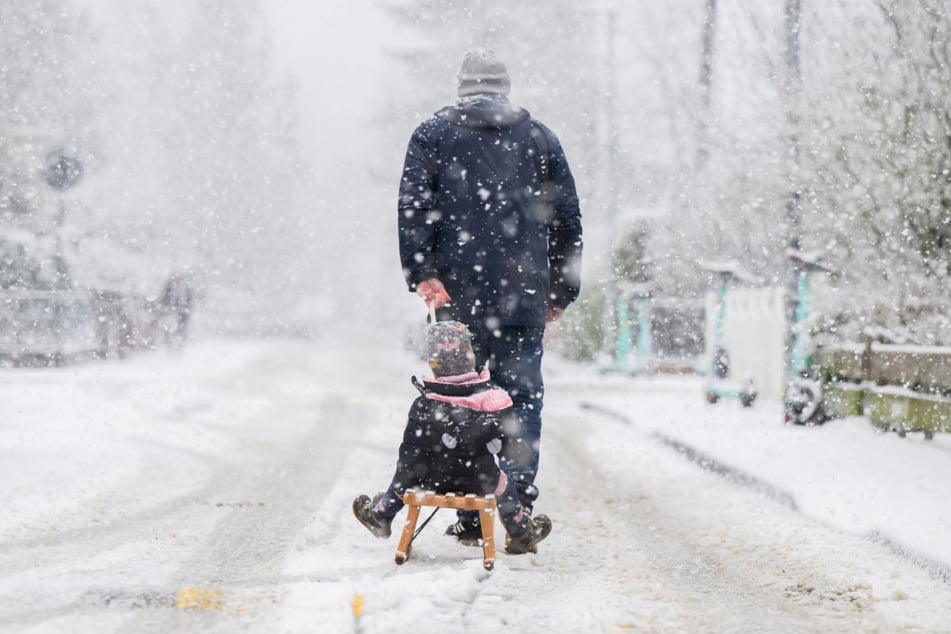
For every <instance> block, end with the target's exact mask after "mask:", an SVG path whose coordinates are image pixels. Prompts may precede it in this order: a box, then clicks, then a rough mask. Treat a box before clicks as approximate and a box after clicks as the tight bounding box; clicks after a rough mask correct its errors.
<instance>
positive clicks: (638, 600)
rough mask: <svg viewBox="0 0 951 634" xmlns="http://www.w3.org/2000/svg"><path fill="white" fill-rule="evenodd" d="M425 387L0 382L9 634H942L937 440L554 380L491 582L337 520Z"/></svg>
mask: <svg viewBox="0 0 951 634" xmlns="http://www.w3.org/2000/svg"><path fill="white" fill-rule="evenodd" d="M342 341H346V342H347V343H348V345H349V347H348V348H347V349H344V348H343V347H342V345H341V343H340V342H342ZM418 371H421V367H420V364H419V362H418V361H417V360H416V359H414V358H413V356H412V355H410V354H408V353H406V352H403V351H400V350H397V349H396V347H395V344H392V343H379V342H373V341H360V340H359V339H358V338H355V337H339V338H336V339H335V340H334V341H331V340H329V339H328V340H324V341H316V342H302V341H272V342H262V341H236V340H209V341H203V342H198V343H196V344H194V345H192V346H191V347H190V348H189V349H187V350H186V351H185V353H184V355H182V356H174V355H169V354H165V353H161V352H157V353H152V354H142V355H140V356H137V357H135V358H132V359H129V360H126V361H122V362H112V363H102V364H94V365H85V366H77V367H71V368H62V369H54V370H11V369H4V370H2V371H0V393H2V400H3V405H2V406H0V412H2V413H0V481H2V482H3V487H2V488H0V491H2V492H0V509H2V513H0V631H2V632H128V631H135V632H189V631H194V632H199V631H200V632H234V631H250V632H361V633H371V632H404V631H411V628H412V631H415V632H439V633H440V634H446V633H447V632H483V631H485V632H488V631H500V628H503V627H505V628H507V631H514V632H544V631H552V632H599V631H601V632H626V631H648V632H653V631H671V632H674V631H676V632H745V631H753V632H766V631H768V632H856V631H863V632H868V631H880V632H892V631H905V630H908V631H926V632H941V631H945V632H947V631H951V573H949V571H951V539H949V538H948V535H949V534H951V502H949V500H948V497H947V486H948V483H949V482H951V442H949V439H948V438H946V437H938V438H936V439H935V440H934V441H932V442H926V441H924V440H923V439H921V438H920V437H914V436H909V437H908V438H904V439H901V438H898V437H897V436H896V435H894V434H885V435H882V434H876V433H875V432H874V431H873V430H872V429H871V427H870V426H869V425H868V423H867V422H866V421H863V420H861V419H854V420H846V421H837V422H834V423H831V424H829V425H827V426H825V427H821V428H788V427H784V426H782V425H781V424H780V423H779V420H780V412H779V407H778V405H773V404H770V403H758V404H757V405H756V406H755V407H754V408H753V409H751V410H744V409H742V408H741V407H739V405H737V404H735V403H721V404H719V405H716V406H709V405H706V404H705V403H704V402H703V400H702V390H701V386H700V383H699V382H698V381H697V380H696V379H694V378H689V377H688V378H670V377H657V378H636V379H635V378H627V377H617V376H613V377H600V376H598V375H597V374H595V373H593V372H592V371H590V370H588V369H586V368H581V367H577V366H573V365H570V364H567V363H565V362H561V361H559V360H557V359H555V358H549V359H548V360H547V361H546V379H547V383H548V398H547V405H546V417H545V437H544V445H543V454H542V474H541V477H540V482H539V484H540V487H541V490H542V497H541V499H540V501H539V505H538V507H537V510H538V512H545V513H547V514H549V515H550V516H551V517H552V519H553V522H554V527H555V528H554V531H553V533H552V535H551V537H550V538H549V539H548V540H547V541H545V542H543V543H542V545H541V546H540V549H539V553H538V554H537V555H527V556H521V557H514V556H509V555H506V554H505V553H504V552H500V553H499V554H498V558H497V562H496V568H495V570H494V571H492V572H486V571H485V570H483V569H482V566H481V551H479V550H477V549H469V548H464V547H462V546H458V545H457V544H455V543H453V542H452V541H451V540H449V539H448V538H445V537H444V536H442V535H441V532H442V530H443V528H444V526H445V525H446V524H447V523H448V520H449V519H450V515H449V514H448V512H445V511H443V512H441V513H440V514H439V515H437V516H436V517H435V519H434V520H433V523H432V524H431V525H430V526H429V527H428V528H427V529H426V530H425V531H424V532H423V533H422V534H421V535H420V537H419V539H418V540H417V541H416V543H415V544H414V550H413V558H412V559H411V560H410V561H409V562H408V563H406V564H405V565H404V566H401V567H397V566H395V565H394V564H393V551H394V550H395V546H396V536H395V535H394V537H393V538H391V539H390V540H376V539H374V538H373V537H372V536H371V535H370V534H369V533H368V532H367V531H366V530H365V529H363V528H362V527H361V526H359V525H358V524H357V523H356V521H355V520H353V518H352V517H351V515H350V510H349V506H350V501H351V499H352V498H353V496H354V495H355V494H357V493H361V492H365V493H373V492H375V491H376V490H378V489H380V488H382V487H383V486H384V485H385V484H386V482H387V479H388V478H389V476H390V475H391V471H392V468H393V463H394V459H395V454H396V447H397V443H398V441H399V438H400V433H401V430H402V425H403V417H404V415H405V413H406V410H407V408H408V405H409V403H410V401H411V400H412V398H413V397H414V395H415V391H414V390H413V388H412V387H411V386H410V384H409V376H410V374H412V373H413V372H418ZM498 530H499V532H501V527H499V529H498ZM358 596H359V597H360V598H361V600H362V608H361V610H360V615H359V616H355V614H354V609H353V603H354V601H355V599H356V598H357V597H358Z"/></svg>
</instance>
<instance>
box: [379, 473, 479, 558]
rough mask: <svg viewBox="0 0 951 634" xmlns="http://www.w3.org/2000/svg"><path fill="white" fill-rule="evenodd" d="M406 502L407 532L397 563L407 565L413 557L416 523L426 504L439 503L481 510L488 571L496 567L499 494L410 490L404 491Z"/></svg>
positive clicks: (405, 529)
mask: <svg viewBox="0 0 951 634" xmlns="http://www.w3.org/2000/svg"><path fill="white" fill-rule="evenodd" d="M403 503H404V504H405V505H406V507H407V509H408V513H407V515H406V524H404V525H403V534H402V535H401V536H400V543H399V545H398V546H397V547H396V563H397V564H403V563H405V562H406V560H407V559H409V550H410V543H411V542H412V541H413V533H414V532H415V531H416V522H417V520H418V519H419V509H420V507H423V506H435V507H439V508H446V509H457V510H458V509H462V510H466V511H478V512H479V523H480V524H481V526H482V556H483V562H482V565H483V566H484V567H485V569H486V570H492V568H493V567H494V566H495V496H494V495H486V496H481V495H475V494H474V493H470V494H468V495H456V494H455V493H444V494H441V493H434V492H432V491H417V490H416V489H407V490H406V493H404V494H403Z"/></svg>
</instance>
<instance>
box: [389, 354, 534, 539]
mask: <svg viewBox="0 0 951 634" xmlns="http://www.w3.org/2000/svg"><path fill="white" fill-rule="evenodd" d="M413 384H414V385H415V386H416V388H417V389H418V390H419V391H420V396H419V397H418V398H417V399H416V400H415V401H414V402H413V405H412V406H411V407H410V410H409V418H408V420H407V423H406V429H405V430H404V432H403V442H402V443H401V444H400V449H399V460H398V462H397V465H396V473H394V475H393V480H392V482H391V483H390V486H389V488H388V489H387V490H386V493H384V494H383V497H382V498H381V499H380V500H379V501H378V502H377V504H376V506H375V510H376V511H377V512H378V513H379V514H380V515H382V516H384V517H389V518H392V517H393V516H395V515H396V514H397V512H399V510H400V509H401V508H402V507H403V502H402V500H401V497H402V495H403V492H404V491H406V489H409V488H417V489H424V490H429V491H435V492H437V493H476V494H480V495H487V494H490V493H493V494H495V495H496V498H497V500H496V501H497V504H498V509H499V515H500V517H501V519H502V523H503V524H504V525H505V528H506V530H507V531H508V532H509V533H510V534H512V533H513V532H520V531H522V530H524V527H525V523H526V520H527V516H526V515H525V514H524V513H523V512H522V508H521V505H520V504H519V502H518V498H517V494H516V492H515V486H514V483H512V482H511V481H509V479H508V477H506V476H505V474H504V472H502V471H501V470H500V469H499V466H498V464H497V462H496V458H495V456H496V454H500V452H501V453H502V455H504V450H505V443H506V437H505V430H504V421H505V419H506V417H507V416H509V415H511V410H512V399H511V398H510V397H509V395H508V393H507V392H506V391H505V390H502V389H501V388H499V387H497V386H495V385H494V384H492V383H491V382H490V381H489V373H488V371H487V370H483V371H482V372H481V373H476V372H470V373H468V374H464V375H459V376H450V377H439V378H436V379H425V380H424V381H423V382H422V383H420V382H419V381H418V380H417V379H416V378H415V377H414V379H413Z"/></svg>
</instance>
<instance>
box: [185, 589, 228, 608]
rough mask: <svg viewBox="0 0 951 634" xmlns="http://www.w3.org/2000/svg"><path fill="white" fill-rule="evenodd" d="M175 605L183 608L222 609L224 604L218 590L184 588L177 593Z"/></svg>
mask: <svg viewBox="0 0 951 634" xmlns="http://www.w3.org/2000/svg"><path fill="white" fill-rule="evenodd" d="M175 607H176V608H179V609H181V610H220V609H221V608H222V607H224V606H223V605H222V603H221V593H220V592H218V591H217V590H202V589H201V588H182V589H181V590H179V591H178V593H177V594H176V595H175Z"/></svg>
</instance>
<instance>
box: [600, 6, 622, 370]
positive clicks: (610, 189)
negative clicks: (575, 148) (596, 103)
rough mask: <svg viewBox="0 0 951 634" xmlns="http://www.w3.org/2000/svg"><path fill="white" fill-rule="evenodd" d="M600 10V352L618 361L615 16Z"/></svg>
mask: <svg viewBox="0 0 951 634" xmlns="http://www.w3.org/2000/svg"><path fill="white" fill-rule="evenodd" d="M601 8H602V10H603V12H604V21H605V22H604V25H605V31H606V33H605V35H606V37H605V45H606V48H607V50H606V51H605V58H606V59H605V62H606V64H605V68H606V71H607V77H606V78H605V83H606V86H605V88H606V90H605V112H604V119H603V120H604V125H603V127H602V130H601V141H602V146H601V151H602V152H603V153H604V156H603V157H602V160H603V163H602V165H604V176H606V177H607V178H602V180H601V182H602V183H604V187H605V188H606V190H607V191H606V192H605V194H606V196H605V198H604V200H605V203H606V205H605V206H606V207H607V209H606V211H607V224H608V228H609V231H608V245H607V246H608V263H607V264H608V279H607V284H606V285H605V291H604V316H603V318H602V329H603V333H602V335H603V344H602V345H603V350H604V353H605V356H610V357H613V358H614V360H615V361H618V360H619V359H618V354H619V352H618V349H617V341H616V333H617V329H618V327H619V324H618V323H617V321H616V318H617V311H616V302H617V299H618V289H617V282H618V280H617V271H616V270H615V261H614V256H615V253H614V248H615V244H614V229H615V227H614V224H615V222H616V221H617V206H618V205H617V178H615V176H616V170H617V168H616V163H617V160H616V156H615V152H616V147H615V142H614V140H613V137H612V135H613V133H614V128H615V121H614V100H615V95H614V87H615V73H616V70H615V59H614V31H615V18H616V14H617V8H616V7H615V6H614V4H613V3H607V4H605V5H602V7H601Z"/></svg>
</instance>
